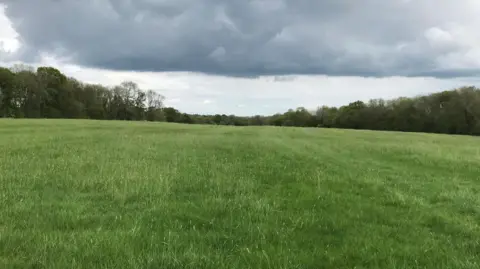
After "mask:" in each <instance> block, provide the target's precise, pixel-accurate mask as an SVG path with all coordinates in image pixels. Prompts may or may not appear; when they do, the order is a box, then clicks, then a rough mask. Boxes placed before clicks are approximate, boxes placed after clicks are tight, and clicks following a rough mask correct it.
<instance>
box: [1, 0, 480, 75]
mask: <svg viewBox="0 0 480 269" xmlns="http://www.w3.org/2000/svg"><path fill="white" fill-rule="evenodd" d="M0 3H4V4H6V6H7V8H6V11H5V14H6V15H7V17H8V18H9V19H10V21H11V22H12V26H13V28H14V29H15V31H16V32H17V33H18V34H19V36H20V37H21V43H22V47H21V49H20V50H18V51H17V52H16V53H14V54H11V53H10V54H9V57H10V59H20V60H23V61H28V62H35V61H37V60H38V56H39V55H41V53H49V54H51V55H56V56H58V57H64V58H65V59H68V60H69V61H70V62H71V63H75V64H79V65H84V66H90V67H100V68H106V69H116V70H138V71H193V72H202V73H209V74H220V75H229V76H259V75H283V74H325V75H359V76H378V77H381V76H391V75H396V76H437V77H457V76H475V75H478V74H479V71H480V31H479V30H478V29H480V16H478V14H480V1H478V0H461V1H459V0H442V1H438V0H416V1H415V0H361V1H358V0H355V1H353V0H321V1H320V0H250V1H248V0H229V1H220V0H81V1H79V0H41V1H40V0H38V1H32V0H0ZM4 58H5V56H4Z"/></svg>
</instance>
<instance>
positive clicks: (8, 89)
mask: <svg viewBox="0 0 480 269" xmlns="http://www.w3.org/2000/svg"><path fill="white" fill-rule="evenodd" d="M163 101H164V97H163V96H162V95H160V94H158V93H156V92H155V91H152V90H148V91H145V90H142V89H140V88H139V87H138V85H137V84H135V83H134V82H123V83H121V84H120V85H118V86H114V87H105V86H102V85H94V84H86V83H82V82H79V81H77V80H75V79H74V78H69V77H66V76H65V75H64V74H62V73H61V72H60V71H59V70H57V69H55V68H52V67H39V68H37V69H36V70H34V69H32V68H29V67H25V66H21V67H18V66H17V67H14V68H11V69H8V68H0V116H1V117H14V118H88V119H106V120H148V121H166V122H177V123H187V124H217V125H235V126H247V125H275V126H297V127H325V128H348V129H370V130H392V131H408V132H429V133H447V134H468V135H480V89H477V88H475V87H463V88H459V89H455V90H451V91H444V92H440V93H435V94H430V95H426V96H419V97H415V98H398V99H394V100H382V99H374V100H370V101H369V102H367V103H365V102H362V101H356V102H352V103H350V104H348V105H345V106H341V107H327V106H323V107H319V108H318V109H316V110H315V111H309V110H307V109H305V108H297V109H291V110H289V111H287V112H285V113H283V114H275V115H271V116H253V117H238V116H235V115H224V114H223V115H220V114H217V115H198V114H187V113H182V112H180V111H178V110H176V109H175V108H173V107H164V106H163Z"/></svg>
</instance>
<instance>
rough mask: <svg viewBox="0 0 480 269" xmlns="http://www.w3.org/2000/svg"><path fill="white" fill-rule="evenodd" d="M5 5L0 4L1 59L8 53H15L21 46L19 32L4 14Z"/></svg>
mask: <svg viewBox="0 0 480 269" xmlns="http://www.w3.org/2000/svg"><path fill="white" fill-rule="evenodd" d="M4 11H5V6H3V5H1V4H0V59H2V54H5V55H3V56H4V57H5V56H6V54H7V53H9V54H10V53H14V52H16V51H17V50H18V49H19V48H20V41H19V40H18V34H17V33H16V32H15V30H14V29H13V28H12V24H11V23H10V20H9V19H8V18H7V17H5V15H4Z"/></svg>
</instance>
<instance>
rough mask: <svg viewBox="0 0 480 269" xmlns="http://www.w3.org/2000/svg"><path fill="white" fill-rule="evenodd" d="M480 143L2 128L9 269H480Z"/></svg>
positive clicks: (260, 130)
mask: <svg viewBox="0 0 480 269" xmlns="http://www.w3.org/2000/svg"><path fill="white" fill-rule="evenodd" d="M478 144H479V139H478V138H476V137H458V136H445V135H434V134H418V133H395V132H388V133H386V132H371V131H350V130H348V131H347V130H338V129H313V128H273V127H239V128H233V127H226V126H222V127H213V126H198V125H197V126H192V125H180V124H166V123H160V124H159V123H149V122H120V121H87V120H0V148H1V151H0V152H1V154H0V171H1V173H0V205H1V206H0V268H17V269H23V268H25V269H27V268H29V269H30V268H48V269H64V268H75V269H77V268H78V269H79V268H88V269H107V268H108V269H110V268H129V269H140V268H141V269H145V268H179V269H180V268H182V269H183V268H195V269H202V268H219V269H222V268H319V269H322V268H325V269H330V268H363V269H367V268H368V269H384V268H396V269H412V268H417V269H420V268H422V269H450V268H456V269H477V268H480V258H479V256H478V254H479V251H480V241H479V238H480V196H479V195H478V194H479V192H480V184H479V181H478V175H480V166H479V165H478V164H479V163H480V155H479V154H478Z"/></svg>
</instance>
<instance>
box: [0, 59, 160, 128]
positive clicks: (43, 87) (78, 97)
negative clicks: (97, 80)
mask: <svg viewBox="0 0 480 269" xmlns="http://www.w3.org/2000/svg"><path fill="white" fill-rule="evenodd" d="M163 101H164V97H163V96H162V95H160V94H158V93H156V92H155V91H152V90H149V91H143V90H141V89H139V87H138V86H137V84H135V83H133V82H128V81H127V82H123V83H121V84H120V85H118V86H115V87H105V86H102V85H96V84H86V83H82V82H80V81H78V80H76V79H74V78H70V77H67V76H65V75H64V74H62V73H61V72H60V71H59V70H57V69H55V68H53V67H39V68H37V69H36V70H35V69H33V68H30V67H28V66H18V65H17V66H15V67H14V68H11V69H8V68H0V117H12V118H72V119H84V118H86V119H106V120H150V121H161V120H164V117H163V111H162V108H163Z"/></svg>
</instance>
